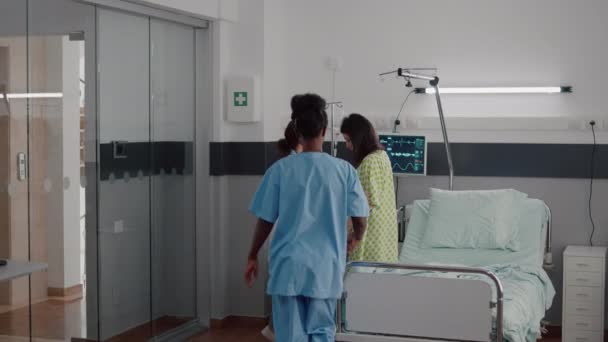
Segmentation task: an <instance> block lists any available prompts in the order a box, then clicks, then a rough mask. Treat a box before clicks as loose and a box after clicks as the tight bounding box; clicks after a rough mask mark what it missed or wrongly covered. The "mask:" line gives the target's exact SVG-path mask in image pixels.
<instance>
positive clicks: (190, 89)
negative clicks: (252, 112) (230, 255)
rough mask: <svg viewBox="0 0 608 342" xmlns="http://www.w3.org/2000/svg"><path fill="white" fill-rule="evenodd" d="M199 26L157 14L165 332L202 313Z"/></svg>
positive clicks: (156, 325) (155, 115)
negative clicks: (198, 213)
mask: <svg viewBox="0 0 608 342" xmlns="http://www.w3.org/2000/svg"><path fill="white" fill-rule="evenodd" d="M194 33H195V32H194V29H193V28H192V27H187V26H183V25H179V24H174V23H170V22H166V21H161V20H155V19H152V20H151V22H150V39H151V40H150V42H151V59H150V65H151V68H150V70H151V74H150V80H151V98H150V99H151V104H152V106H151V127H152V131H151V140H152V142H151V146H152V175H151V181H152V201H151V205H152V213H153V216H152V252H153V253H152V289H153V298H152V308H153V315H154V316H153V320H152V322H153V333H154V335H155V336H158V335H162V334H163V333H166V332H168V331H170V330H173V329H175V328H178V327H180V326H182V325H184V324H185V323H188V322H190V321H192V320H193V319H194V318H195V317H196V300H195V299H196V268H195V261H196V246H195V241H196V234H195V185H196V183H195V175H194V127H195V73H194V70H195V63H194V59H195V50H194V42H195V37H194Z"/></svg>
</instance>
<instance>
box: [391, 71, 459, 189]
mask: <svg viewBox="0 0 608 342" xmlns="http://www.w3.org/2000/svg"><path fill="white" fill-rule="evenodd" d="M410 70H415V69H404V68H399V69H397V70H394V71H389V72H384V73H382V74H380V77H382V76H386V75H391V74H397V76H399V77H403V78H405V79H407V80H408V81H409V80H410V79H415V80H424V81H429V84H430V85H431V87H433V88H435V100H436V101H437V111H438V112H439V121H440V122H441V132H442V133H443V144H444V145H445V152H446V154H447V158H448V169H449V176H450V191H452V190H454V164H453V163H452V150H451V149H450V142H449V140H448V132H447V129H446V126H445V118H444V116H443V106H442V105H441V97H440V95H439V77H437V76H427V75H422V74H413V73H411V72H410Z"/></svg>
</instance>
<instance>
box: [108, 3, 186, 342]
mask: <svg viewBox="0 0 608 342" xmlns="http://www.w3.org/2000/svg"><path fill="white" fill-rule="evenodd" d="M125 32H128V33H129V34H125ZM98 42H99V43H98V48H99V50H98V63H99V69H100V71H99V76H98V77H99V96H98V101H99V138H100V158H101V161H100V182H99V220H100V223H99V225H100V233H99V266H100V274H99V276H100V281H99V291H100V327H101V339H102V340H106V339H111V340H112V341H145V340H147V339H149V338H151V337H153V336H160V337H161V338H162V337H163V336H164V337H166V338H171V337H172V336H174V335H172V334H174V333H175V331H176V329H179V328H180V327H184V326H189V325H191V324H192V323H193V322H195V319H196V317H197V306H196V305H197V304H196V303H197V301H196V296H197V291H196V278H197V277H196V275H197V270H196V244H195V243H196V231H195V227H196V226H195V224H196V220H195V188H196V182H195V173H194V165H195V164H194V141H195V107H196V101H195V85H196V80H195V30H194V28H192V27H188V26H184V25H180V24H176V23H172V22H167V21H162V20H158V19H153V18H150V17H144V16H138V15H134V14H131V13H126V12H120V11H114V10H108V9H99V10H98Z"/></svg>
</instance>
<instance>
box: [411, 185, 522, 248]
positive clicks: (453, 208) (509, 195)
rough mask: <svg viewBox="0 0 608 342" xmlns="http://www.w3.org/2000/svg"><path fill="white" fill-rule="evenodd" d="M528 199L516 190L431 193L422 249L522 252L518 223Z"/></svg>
mask: <svg viewBox="0 0 608 342" xmlns="http://www.w3.org/2000/svg"><path fill="white" fill-rule="evenodd" d="M527 197H528V195H526V194H524V193H521V192H519V191H516V190H511V189H506V190H482V191H445V190H439V189H431V204H430V208H429V219H428V221H427V227H426V232H425V236H424V240H423V243H422V247H424V248H473V249H509V250H512V251H517V250H519V247H520V246H519V245H520V244H519V239H518V236H517V235H518V233H519V229H518V225H517V222H518V219H519V215H520V212H521V203H522V200H523V199H526V198H527Z"/></svg>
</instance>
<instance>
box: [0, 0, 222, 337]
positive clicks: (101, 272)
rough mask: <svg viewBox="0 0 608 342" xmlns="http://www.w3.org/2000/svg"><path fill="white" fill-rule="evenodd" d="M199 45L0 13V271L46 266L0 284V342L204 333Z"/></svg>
mask: <svg viewBox="0 0 608 342" xmlns="http://www.w3.org/2000/svg"><path fill="white" fill-rule="evenodd" d="M117 4H118V2H117ZM118 6H120V5H118ZM127 8H129V9H130V10H134V9H136V8H137V5H129V6H127ZM146 10H148V11H147V12H146ZM143 12H145V13H148V14H149V15H159V16H161V17H163V16H162V15H160V14H162V11H156V10H155V11H152V12H150V11H149V9H148V8H147V7H144V8H143ZM150 13H152V14H150ZM169 18H173V19H172V20H175V18H176V15H175V14H173V15H169ZM191 21H192V19H191V18H190V19H189V20H186V22H191ZM197 36H198V37H199V38H198V39H197ZM200 36H201V31H200V29H198V30H197V29H195V28H194V27H191V26H186V25H182V24H178V23H176V22H174V21H163V20H161V19H155V18H151V17H149V16H148V15H138V14H135V13H132V12H123V11H119V10H113V9H109V8H106V7H103V6H102V7H100V6H96V5H91V4H87V3H85V2H81V1H72V0H2V1H0V258H2V259H11V260H17V261H24V262H27V261H30V262H36V263H37V264H41V263H42V264H46V265H48V269H47V270H45V271H42V272H38V273H33V274H32V275H31V276H27V277H23V278H19V279H14V280H8V281H3V280H2V279H1V278H0V341H5V340H7V341H44V342H55V341H72V342H78V341H148V340H150V339H152V338H155V339H156V340H158V341H163V340H183V339H184V338H185V336H187V335H188V334H191V333H192V332H196V331H197V329H200V327H201V326H207V321H208V315H207V314H205V313H204V312H205V311H206V310H208V300H207V301H204V300H202V299H201V298H203V297H207V296H208V293H207V292H208V290H207V289H208V287H207V285H208V284H206V283H205V282H204V281H199V283H201V284H197V279H207V278H206V277H203V276H202V272H199V271H200V269H201V264H200V261H199V263H198V264H197V255H198V253H197V245H196V243H197V239H198V242H199V243H204V242H206V240H205V239H204V238H203V234H197V231H196V197H197V196H196V186H197V184H196V183H197V181H196V177H195V175H196V172H195V169H196V167H195V165H196V162H195V154H196V153H195V142H196V134H195V127H196V122H197V120H196V115H195V113H196V111H197V98H199V97H198V96H197V93H196V92H197V83H200V82H201V79H202V78H205V80H207V78H206V77H208V75H207V74H201V73H198V74H197V68H196V67H195V65H196V64H197V56H198V55H202V54H201V51H202V47H201V45H200V44H199V42H198V41H199V40H200ZM205 37H207V35H205ZM203 44H205V45H206V44H207V42H206V41H205V42H204V43H203ZM205 62H206V63H210V61H209V60H205ZM197 75H198V76H197ZM201 75H207V76H205V77H203V76H201ZM205 91H206V92H208V93H209V94H210V93H211V89H210V88H206V90H205ZM206 99H207V98H206ZM199 101H200V98H199ZM206 101H207V100H206ZM199 146H200V141H199ZM206 147H208V146H206ZM205 153H208V152H205ZM199 162H200V161H199ZM203 168H204V167H203ZM199 169H201V167H200V165H199ZM204 169H208V168H204ZM203 197H204V196H199V198H203ZM198 256H200V255H198ZM199 260H200V258H199ZM197 265H198V267H197ZM0 267H1V266H0ZM205 274H206V273H205ZM203 283H205V284H203ZM198 285H201V287H200V288H202V289H205V290H203V292H202V293H199V291H198V289H199V286H198ZM199 303H206V304H205V305H203V306H204V308H203V309H201V307H202V306H201V305H200V304H199ZM201 311H202V312H203V314H201ZM200 317H204V318H203V320H204V322H200V321H199V319H200Z"/></svg>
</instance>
